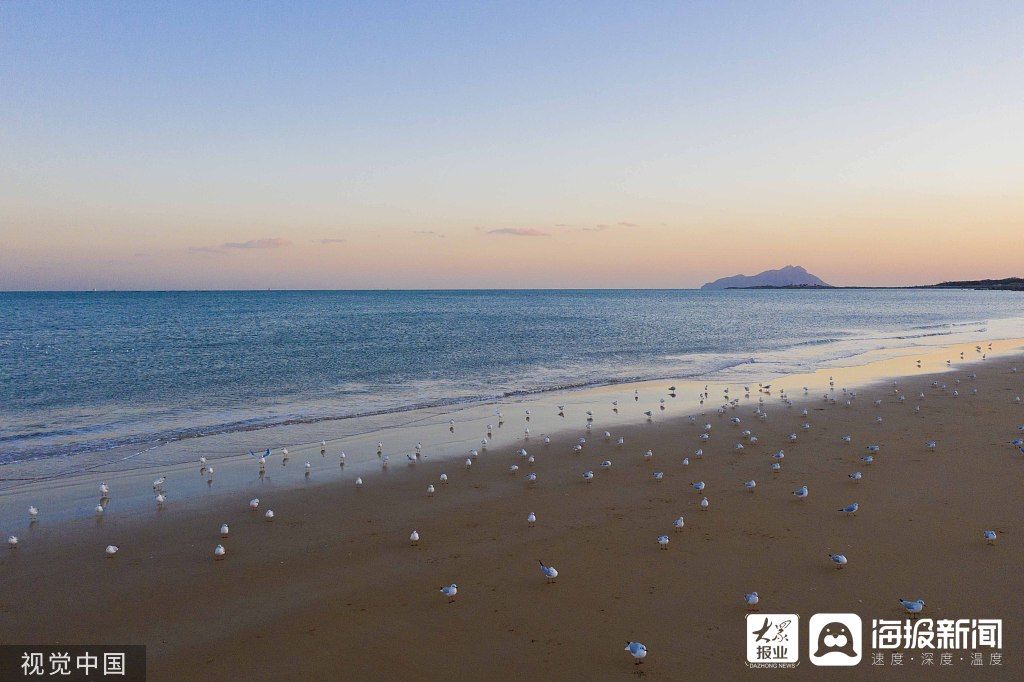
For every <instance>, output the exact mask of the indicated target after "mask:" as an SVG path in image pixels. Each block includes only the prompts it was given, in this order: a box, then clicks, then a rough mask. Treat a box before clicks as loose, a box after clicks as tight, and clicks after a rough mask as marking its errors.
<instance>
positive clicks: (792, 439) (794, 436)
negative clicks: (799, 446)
mask: <svg viewBox="0 0 1024 682" xmlns="http://www.w3.org/2000/svg"><path fill="white" fill-rule="evenodd" d="M794 441H796V434H795V433H791V434H789V442H791V443H792V442H794Z"/></svg>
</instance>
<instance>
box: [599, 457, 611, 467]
mask: <svg viewBox="0 0 1024 682" xmlns="http://www.w3.org/2000/svg"><path fill="white" fill-rule="evenodd" d="M611 466H612V461H611V460H610V459H606V460H605V461H603V462H601V468H602V469H610V468H611Z"/></svg>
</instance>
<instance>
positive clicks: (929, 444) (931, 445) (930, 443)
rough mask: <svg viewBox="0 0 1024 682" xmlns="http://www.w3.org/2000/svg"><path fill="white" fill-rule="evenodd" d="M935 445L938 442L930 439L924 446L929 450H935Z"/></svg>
mask: <svg viewBox="0 0 1024 682" xmlns="http://www.w3.org/2000/svg"><path fill="white" fill-rule="evenodd" d="M935 445H936V443H935V441H933V440H930V441H928V442H927V443H925V444H924V446H925V447H926V448H928V449H929V450H934V449H935Z"/></svg>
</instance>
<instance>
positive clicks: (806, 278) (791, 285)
mask: <svg viewBox="0 0 1024 682" xmlns="http://www.w3.org/2000/svg"><path fill="white" fill-rule="evenodd" d="M701 289H710V290H716V289H812V290H817V289H977V290H984V291H1024V278H1022V277H1004V278H1003V279H971V280H951V281H948V282H939V283H938V284H918V285H913V286H892V287H837V286H832V285H831V284H828V283H827V282H825V281H824V280H822V279H821V278H820V277H818V276H816V275H812V274H811V273H809V272H807V270H806V269H804V268H803V267H801V266H799V265H787V266H786V267H784V268H779V269H778V270H765V271H764V272H760V273H758V274H756V275H733V276H732V277H722V278H720V279H716V280H715V281H713V282H708V283H707V284H705V285H704V286H702V287H701Z"/></svg>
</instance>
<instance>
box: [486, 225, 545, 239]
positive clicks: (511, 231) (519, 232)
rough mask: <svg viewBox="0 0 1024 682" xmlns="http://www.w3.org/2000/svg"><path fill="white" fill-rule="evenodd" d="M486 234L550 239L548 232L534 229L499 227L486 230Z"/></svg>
mask: <svg viewBox="0 0 1024 682" xmlns="http://www.w3.org/2000/svg"><path fill="white" fill-rule="evenodd" d="M487 234H507V235H512V236H514V237H550V236H551V233H550V232H545V231H544V230H538V229H537V228H535V227H500V228H498V229H496V230H487Z"/></svg>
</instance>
